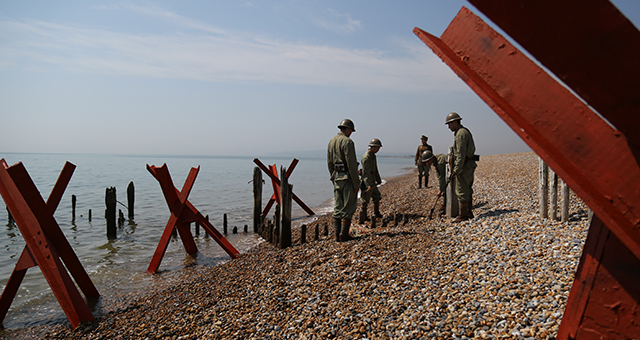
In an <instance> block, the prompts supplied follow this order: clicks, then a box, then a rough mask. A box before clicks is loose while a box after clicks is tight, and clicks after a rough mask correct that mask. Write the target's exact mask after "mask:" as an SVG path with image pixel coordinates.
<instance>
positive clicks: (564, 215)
mask: <svg viewBox="0 0 640 340" xmlns="http://www.w3.org/2000/svg"><path fill="white" fill-rule="evenodd" d="M560 190H561V191H562V203H561V209H560V211H561V213H560V222H567V221H568V220H569V203H570V202H569V201H570V199H571V198H570V196H569V186H568V185H567V183H565V181H563V180H562V179H561V180H560Z"/></svg>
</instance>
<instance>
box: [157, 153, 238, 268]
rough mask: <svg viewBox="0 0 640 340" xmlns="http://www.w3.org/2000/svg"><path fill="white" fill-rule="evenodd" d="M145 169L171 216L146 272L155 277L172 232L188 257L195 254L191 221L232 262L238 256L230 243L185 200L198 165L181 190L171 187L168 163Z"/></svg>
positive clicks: (196, 173)
mask: <svg viewBox="0 0 640 340" xmlns="http://www.w3.org/2000/svg"><path fill="white" fill-rule="evenodd" d="M147 170H148V171H149V173H151V175H152V176H153V177H154V178H155V179H156V180H158V183H159V184H160V188H161V189H162V194H163V195H164V198H165V200H166V202H167V205H168V206H169V210H170V211H171V217H169V221H168V222H167V226H166V227H165V229H164V232H163V233H162V237H161V238H160V242H159V243H158V247H157V248H156V250H155V253H154V255H153V258H152V259H151V263H150V264H149V268H148V269H147V273H149V274H154V273H156V271H157V270H158V267H159V266H160V262H162V258H163V257H164V253H165V251H166V250H167V246H168V245H169V241H170V240H171V235H172V234H173V232H174V231H175V230H177V231H178V233H179V234H180V239H181V240H182V244H183V245H184V248H185V250H186V252H187V253H188V254H190V255H194V254H196V253H197V252H198V247H197V246H196V243H195V241H194V239H193V235H192V234H191V230H190V225H191V222H197V223H198V224H199V225H200V226H202V228H203V229H204V230H205V231H206V232H207V234H209V235H210V236H211V237H212V238H213V239H214V240H215V241H216V242H217V243H218V244H219V245H220V246H221V247H222V249H224V251H226V252H227V254H229V256H231V258H233V259H235V258H236V257H238V254H239V253H238V251H237V250H236V248H235V247H233V245H231V243H229V241H227V239H226V238H224V236H222V235H221V234H220V233H219V232H218V231H217V230H216V228H214V227H213V225H212V224H211V223H209V221H208V219H207V218H205V217H204V216H203V215H202V214H201V213H200V212H199V211H198V209H196V208H195V207H194V206H193V204H191V202H189V200H188V197H189V193H190V192H191V189H192V188H193V184H194V183H195V180H196V177H197V176H198V172H199V171H200V166H198V167H197V168H191V170H190V171H189V174H188V176H187V179H186V180H185V182H184V185H183V186H182V190H178V189H177V188H176V187H175V186H174V184H173V180H172V179H171V175H170V174H169V169H168V167H167V164H163V165H162V166H161V167H156V166H154V165H151V166H150V165H148V164H147Z"/></svg>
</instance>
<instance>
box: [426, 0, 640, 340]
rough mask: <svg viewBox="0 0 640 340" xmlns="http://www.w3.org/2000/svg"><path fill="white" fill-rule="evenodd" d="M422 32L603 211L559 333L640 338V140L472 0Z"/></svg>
mask: <svg viewBox="0 0 640 340" xmlns="http://www.w3.org/2000/svg"><path fill="white" fill-rule="evenodd" d="M516 3H518V4H520V3H521V2H516ZM556 10H557V9H556ZM508 13H509V12H507V14H508ZM534 14H535V13H534ZM563 14H565V15H566V13H563ZM572 14H573V13H572ZM516 20H517V19H516ZM540 25H546V23H545V22H544V21H541V22H540ZM414 32H415V33H416V34H417V35H418V36H419V37H420V38H421V39H422V41H424V42H425V43H426V44H427V45H428V46H429V47H431V48H432V49H433V50H434V52H435V53H436V54H437V55H438V56H440V57H441V58H442V59H443V60H444V61H445V63H447V64H448V65H449V66H450V67H451V68H452V69H453V70H454V71H455V72H456V73H457V74H458V76H460V78H462V79H463V80H464V81H465V82H466V83H467V84H468V85H469V86H470V87H471V88H472V89H473V90H474V91H475V92H476V93H477V94H478V95H479V96H480V97H481V98H482V99H483V100H484V101H485V102H486V103H487V104H489V105H490V106H491V107H492V108H493V110H494V111H495V112H496V113H497V114H498V115H499V116H500V117H501V118H502V119H503V120H504V121H505V122H506V123H507V124H508V125H509V126H510V127H511V128H512V129H513V130H514V131H515V132H516V133H517V134H518V135H519V136H520V137H521V138H522V139H523V140H524V141H525V142H526V143H527V144H528V145H529V146H530V147H531V148H532V149H533V150H534V151H536V153H537V154H538V155H540V156H541V157H542V158H543V159H544V160H545V162H547V163H548V164H549V165H550V166H551V167H552V168H553V169H554V171H555V172H556V173H557V174H558V175H560V177H562V178H563V179H564V180H565V181H566V182H567V183H568V184H569V185H570V186H571V188H572V189H573V190H574V191H575V192H576V194H578V196H580V197H581V198H582V199H583V200H584V201H585V202H586V203H587V204H588V205H589V206H590V207H591V208H592V210H593V211H594V213H595V216H594V219H593V222H592V225H591V228H590V230H589V235H588V237H587V243H586V244H585V248H584V251H583V256H582V258H581V261H580V264H579V267H578V272H577V274H576V279H575V281H574V285H573V287H572V290H571V294H570V297H569V300H568V302H567V307H566V310H565V315H564V317H563V320H562V324H561V326H560V329H559V332H558V337H557V338H558V339H601V338H640V327H639V325H640V319H639V316H638V315H637V311H638V310H640V294H639V293H638V288H637V287H639V286H640V261H639V259H640V230H639V228H640V219H639V215H640V214H639V211H640V166H639V164H638V160H639V159H640V158H639V157H638V156H640V153H638V149H637V148H636V147H635V146H634V145H633V144H632V143H630V142H628V141H627V139H625V138H624V135H623V134H622V133H621V132H620V131H619V130H617V129H615V128H614V127H612V126H610V125H609V124H608V123H607V122H606V121H604V120H603V119H602V118H601V117H600V116H599V115H598V114H597V113H596V112H594V111H593V110H591V109H590V108H589V107H588V106H587V105H586V104H584V103H583V102H582V101H580V100H579V99H578V98H576V97H575V96H573V95H572V94H571V93H570V92H569V91H568V90H567V89H566V88H565V87H563V86H562V85H560V84H558V83H557V82H556V81H554V80H553V79H552V78H551V77H550V76H549V75H548V74H547V73H546V72H545V71H544V70H542V69H541V68H540V67H538V66H537V65H536V64H535V63H533V62H532V61H531V60H529V59H528V58H527V57H526V56H525V55H524V54H522V53H521V52H520V51H519V50H518V49H517V48H515V47H514V46H513V45H512V44H510V43H509V42H507V41H506V40H505V39H504V38H503V37H502V36H500V35H499V34H498V33H497V32H495V31H494V30H492V29H491V28H490V27H489V26H487V25H486V24H485V23H484V22H482V20H480V18H478V17H477V16H475V15H473V14H472V13H471V12H469V11H468V10H467V9H466V8H463V9H462V10H461V11H460V13H458V15H457V16H456V18H455V19H454V20H453V21H452V23H451V24H450V25H449V27H448V28H447V30H446V31H445V33H444V34H443V35H442V37H441V38H440V39H439V38H437V37H434V36H432V35H430V34H428V33H426V32H424V31H422V30H420V29H418V28H416V29H415V30H414ZM530 34H531V35H535V33H530ZM554 34H556V35H562V34H563V32H562V31H559V32H555V33H554ZM614 53H616V52H614ZM550 54H551V52H550ZM600 71H601V72H605V73H606V71H602V70H600ZM605 86H606V85H605ZM596 87H597V86H596ZM630 121H631V124H632V125H633V124H635V123H633V119H631V120H630ZM599 217H600V218H601V219H602V221H601V220H600V218H599Z"/></svg>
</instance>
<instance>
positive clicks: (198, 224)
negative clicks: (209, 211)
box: [196, 221, 200, 236]
mask: <svg viewBox="0 0 640 340" xmlns="http://www.w3.org/2000/svg"><path fill="white" fill-rule="evenodd" d="M196 236H200V223H198V222H197V221H196Z"/></svg>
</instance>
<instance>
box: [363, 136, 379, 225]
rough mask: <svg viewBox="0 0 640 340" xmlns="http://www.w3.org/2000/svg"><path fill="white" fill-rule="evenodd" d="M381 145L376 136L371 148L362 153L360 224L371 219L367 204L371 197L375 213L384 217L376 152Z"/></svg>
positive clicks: (370, 143) (370, 144)
mask: <svg viewBox="0 0 640 340" xmlns="http://www.w3.org/2000/svg"><path fill="white" fill-rule="evenodd" d="M381 147H382V142H381V141H380V140H379V139H378V138H374V139H372V140H371V142H369V150H367V152H365V153H364V155H362V183H361V189H362V192H361V194H360V201H361V202H362V206H361V207H360V216H358V223H359V224H362V223H364V221H369V217H368V216H367V206H368V205H369V200H370V199H373V209H374V210H373V213H374V214H375V215H376V217H377V218H382V214H381V213H380V199H382V194H380V190H378V184H381V183H382V178H380V172H378V161H377V159H376V153H378V151H380V148H381Z"/></svg>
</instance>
